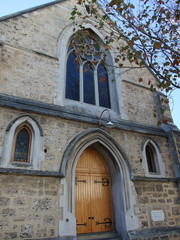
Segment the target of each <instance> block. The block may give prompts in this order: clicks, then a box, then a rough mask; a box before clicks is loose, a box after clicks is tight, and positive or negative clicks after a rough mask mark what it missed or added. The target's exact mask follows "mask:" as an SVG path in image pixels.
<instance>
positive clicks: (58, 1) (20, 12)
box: [0, 0, 66, 22]
mask: <svg viewBox="0 0 180 240" xmlns="http://www.w3.org/2000/svg"><path fill="white" fill-rule="evenodd" d="M64 1H66V0H55V1H52V2H49V3H44V4H41V5H38V6H35V7H32V8H28V9H25V10H22V11H19V12H15V13H12V14H9V15H5V16H3V17H0V22H2V21H5V20H8V19H10V18H14V17H18V16H21V15H23V14H26V13H30V12H33V11H37V10H39V9H42V8H46V7H49V6H52V5H54V4H57V3H60V2H64Z"/></svg>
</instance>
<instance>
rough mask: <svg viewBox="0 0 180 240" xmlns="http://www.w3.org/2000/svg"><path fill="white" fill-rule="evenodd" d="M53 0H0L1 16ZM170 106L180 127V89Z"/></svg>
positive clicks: (174, 95) (175, 121) (173, 96)
mask: <svg viewBox="0 0 180 240" xmlns="http://www.w3.org/2000/svg"><path fill="white" fill-rule="evenodd" d="M48 2H53V1H50V0H0V17H2V16H5V15H8V14H12V13H15V12H18V11H21V10H24V9H28V8H31V7H34V6H38V5H41V4H44V3H48ZM171 96H172V100H170V107H171V111H172V116H173V119H174V123H175V124H176V126H178V128H179V129H180V90H175V91H174V92H173V93H172V95H171Z"/></svg>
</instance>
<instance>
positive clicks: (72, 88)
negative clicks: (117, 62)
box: [65, 30, 111, 108]
mask: <svg viewBox="0 0 180 240" xmlns="http://www.w3.org/2000/svg"><path fill="white" fill-rule="evenodd" d="M86 32H87V30H86ZM80 38H81V37H79V38H76V37H75V36H74V37H73V38H72V39H71V42H70V45H69V47H68V52H67V56H68V59H67V68H66V94H65V96H66V98H67V99H71V100H76V101H80V102H84V103H88V104H93V105H97V106H101V107H106V108H111V104H110V93H109V80H108V72H107V69H106V67H105V59H104V56H105V55H104V49H103V47H102V46H103V44H102V42H100V39H99V38H98V37H97V36H96V35H95V34H93V33H92V32H91V31H89V32H88V34H87V36H86V35H85V37H84V38H82V39H80Z"/></svg>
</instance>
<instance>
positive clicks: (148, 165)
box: [142, 138, 165, 177]
mask: <svg viewBox="0 0 180 240" xmlns="http://www.w3.org/2000/svg"><path fill="white" fill-rule="evenodd" d="M142 158H143V161H142V167H143V168H144V171H145V176H147V177H164V176H165V165H164V162H163V159H162V155H161V150H160V148H159V146H158V144H157V143H156V142H155V141H154V140H153V139H151V138H146V139H145V140H144V141H143V143H142Z"/></svg>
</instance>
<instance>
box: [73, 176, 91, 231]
mask: <svg viewBox="0 0 180 240" xmlns="http://www.w3.org/2000/svg"><path fill="white" fill-rule="evenodd" d="M89 186H90V185H89V176H88V175H87V174H85V173H84V174H82V173H80V174H78V173H77V174H76V219H77V220H76V221H77V222H76V226H77V232H78V233H90V232H92V228H91V221H90V220H89V215H90V213H89V211H90V210H91V197H90V189H89Z"/></svg>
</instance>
